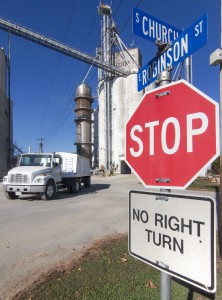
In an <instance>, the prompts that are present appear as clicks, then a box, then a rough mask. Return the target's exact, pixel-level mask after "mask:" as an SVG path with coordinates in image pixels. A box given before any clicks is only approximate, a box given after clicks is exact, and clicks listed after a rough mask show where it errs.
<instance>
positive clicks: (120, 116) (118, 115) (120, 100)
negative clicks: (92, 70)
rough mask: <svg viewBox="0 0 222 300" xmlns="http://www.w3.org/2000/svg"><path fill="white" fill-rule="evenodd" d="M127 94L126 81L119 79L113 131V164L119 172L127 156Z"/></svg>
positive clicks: (114, 93) (114, 95)
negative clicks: (125, 104) (125, 112)
mask: <svg viewBox="0 0 222 300" xmlns="http://www.w3.org/2000/svg"><path fill="white" fill-rule="evenodd" d="M125 94H126V79H125V78H123V77H118V78H116V79H115V80H114V82H113V87H112V101H113V106H112V116H113V120H112V121H113V122H112V129H113V130H112V131H113V141H112V145H113V164H114V167H115V169H116V171H117V172H119V171H120V160H121V159H123V157H124V155H125V130H124V128H125V116H124V110H125V108H124V98H125Z"/></svg>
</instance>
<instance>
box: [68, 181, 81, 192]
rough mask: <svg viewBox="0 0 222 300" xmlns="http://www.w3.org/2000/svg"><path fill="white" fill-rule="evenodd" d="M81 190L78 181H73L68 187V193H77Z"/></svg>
mask: <svg viewBox="0 0 222 300" xmlns="http://www.w3.org/2000/svg"><path fill="white" fill-rule="evenodd" d="M80 189H81V186H80V182H79V180H74V181H73V183H72V185H71V186H68V192H69V193H78V192H79V190H80Z"/></svg>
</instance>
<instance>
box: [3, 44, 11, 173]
mask: <svg viewBox="0 0 222 300" xmlns="http://www.w3.org/2000/svg"><path fill="white" fill-rule="evenodd" d="M7 87H8V84H7V58H6V55H5V52H4V50H3V49H2V48H1V49H0V178H2V177H3V176H4V175H6V174H7V170H8V169H10V167H11V159H12V140H13V139H12V132H13V131H12V101H10V100H9V99H8V97H7Z"/></svg>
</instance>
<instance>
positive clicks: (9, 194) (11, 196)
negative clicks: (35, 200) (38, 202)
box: [5, 192, 19, 200]
mask: <svg viewBox="0 0 222 300" xmlns="http://www.w3.org/2000/svg"><path fill="white" fill-rule="evenodd" d="M5 197H6V198H7V199H9V200H15V199H18V197H19V196H16V194H15V192H5Z"/></svg>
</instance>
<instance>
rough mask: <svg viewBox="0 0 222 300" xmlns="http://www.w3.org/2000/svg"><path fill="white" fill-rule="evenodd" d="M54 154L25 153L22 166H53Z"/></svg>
mask: <svg viewBox="0 0 222 300" xmlns="http://www.w3.org/2000/svg"><path fill="white" fill-rule="evenodd" d="M51 161H52V155H41V154H25V155H22V157H21V160H20V164H19V165H20V166H44V167H51Z"/></svg>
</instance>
